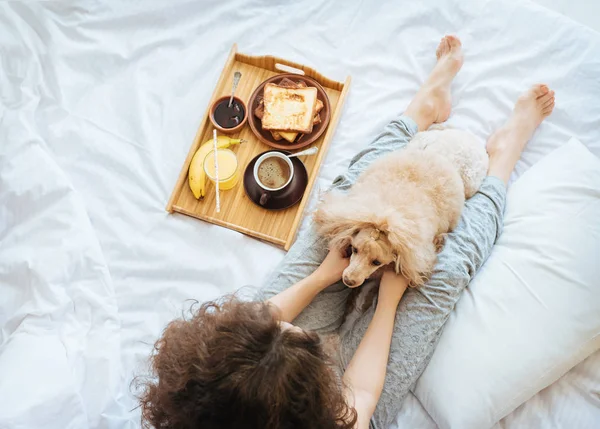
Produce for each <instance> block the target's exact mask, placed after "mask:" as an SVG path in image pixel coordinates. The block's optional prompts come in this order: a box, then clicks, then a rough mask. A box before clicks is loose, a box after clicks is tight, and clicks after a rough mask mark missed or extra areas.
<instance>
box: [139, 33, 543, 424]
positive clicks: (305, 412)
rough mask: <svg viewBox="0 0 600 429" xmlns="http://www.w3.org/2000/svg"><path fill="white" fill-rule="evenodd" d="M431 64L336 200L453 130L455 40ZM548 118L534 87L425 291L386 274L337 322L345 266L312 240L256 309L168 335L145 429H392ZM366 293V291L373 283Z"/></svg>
mask: <svg viewBox="0 0 600 429" xmlns="http://www.w3.org/2000/svg"><path fill="white" fill-rule="evenodd" d="M436 54H437V57H438V62H437V64H436V66H435V68H434V70H433V71H432V73H431V75H430V76H429V78H428V79H427V81H426V82H425V84H424V85H423V86H422V87H421V89H420V90H419V91H418V93H417V95H416V96H415V98H414V99H413V100H412V101H411V103H410V104H409V106H408V108H407V110H406V111H405V113H404V115H403V116H401V117H400V118H398V119H397V120H394V121H392V122H391V123H390V124H389V125H388V126H387V127H386V128H385V130H384V131H383V133H382V134H380V135H379V136H378V137H377V139H376V140H375V141H374V142H373V143H372V144H371V145H370V146H369V147H368V148H367V149H365V150H363V151H362V152H361V153H359V154H358V155H357V156H356V157H355V158H354V159H353V160H352V162H351V164H350V167H349V169H348V171H347V172H346V173H345V174H344V175H343V176H340V177H338V178H337V179H336V180H335V182H334V184H333V186H334V187H336V188H339V189H348V188H349V187H350V186H351V185H352V183H354V181H355V180H356V178H357V177H358V175H359V174H360V172H361V171H363V170H364V169H365V168H366V167H367V166H368V165H369V164H370V163H371V162H372V161H373V160H374V159H376V158H377V157H379V156H381V155H383V154H385V153H388V152H390V151H393V150H398V149H401V148H402V147H403V146H405V145H406V143H407V142H408V141H409V140H410V138H411V137H412V136H413V135H414V134H415V133H416V132H417V131H418V130H426V129H427V128H429V126H431V125H432V124H433V123H437V122H444V121H445V120H446V119H447V118H448V116H449V115H450V108H451V101H450V84H451V82H452V79H453V78H454V77H455V76H456V74H457V73H458V71H459V70H460V68H461V67H462V63H463V55H462V51H461V44H460V41H459V40H458V39H457V38H456V37H453V36H446V37H445V38H443V39H442V41H441V43H440V45H439V47H438V49H437V52H436ZM553 107H554V92H553V91H550V90H549V89H548V88H547V87H546V86H545V85H534V86H533V87H532V88H531V89H530V90H529V91H527V92H525V93H524V94H523V95H522V96H521V97H519V100H518V101H517V103H516V104H515V108H514V111H513V114H512V116H511V118H510V119H509V120H508V121H507V123H506V124H505V125H504V126H503V127H502V128H501V129H500V130H498V131H497V132H495V133H494V135H492V136H491V137H490V139H489V140H488V143H487V150H488V153H489V155H490V165H489V170H488V177H487V178H486V179H485V181H484V183H483V185H482V187H481V189H480V191H479V192H478V193H477V194H476V195H475V196H474V197H472V198H471V199H470V200H469V201H468V202H467V203H466V205H465V209H464V212H463V217H462V219H461V222H460V224H459V226H458V227H457V228H456V229H455V230H454V231H453V232H452V233H451V234H449V235H448V237H447V239H446V242H445V246H444V249H443V250H442V252H441V253H440V254H439V257H438V264H437V266H436V268H435V270H434V272H433V274H432V276H431V278H430V280H429V281H428V283H427V284H426V285H425V286H424V287H422V288H419V289H408V290H407V287H406V286H407V282H406V280H405V279H404V278H402V277H401V276H398V275H395V274H394V273H393V272H391V271H386V272H385V273H384V275H383V277H382V278H381V282H380V288H379V292H378V299H377V300H376V303H374V304H373V305H372V306H371V307H370V308H369V309H368V310H367V311H366V312H359V313H353V314H351V315H350V317H348V318H347V319H346V321H344V322H343V323H342V321H343V316H344V309H345V302H346V299H347V296H348V293H349V289H347V288H346V287H345V286H343V284H342V283H341V282H340V281H339V280H340V278H341V273H342V271H343V270H344V268H345V267H346V266H347V264H348V261H347V260H346V259H344V258H343V257H342V256H341V255H339V254H338V253H337V252H329V253H328V251H327V249H326V247H325V244H324V243H323V241H322V239H321V238H320V237H318V236H317V235H316V234H315V233H314V231H312V230H310V231H309V232H308V233H307V234H305V235H304V236H303V237H301V238H299V239H298V240H297V242H296V243H295V244H294V246H293V247H292V249H290V252H289V253H288V254H287V255H286V257H285V258H284V260H283V262H282V263H281V264H280V266H279V267H278V269H277V270H276V271H275V273H274V274H273V276H272V277H271V278H270V279H269V280H268V281H267V284H266V286H265V287H263V288H262V289H261V297H262V299H264V301H256V302H240V301H238V300H236V299H235V298H229V299H226V300H223V301H220V302H211V303H206V304H204V305H203V306H202V307H201V308H200V309H199V310H198V311H197V312H196V313H195V314H194V316H193V318H192V319H191V320H177V321H173V322H171V323H170V324H169V326H168V327H167V328H166V329H165V332H164V333H163V336H162V337H161V338H160V339H159V340H158V342H157V343H156V346H155V353H154V354H153V356H152V358H151V359H152V370H153V375H154V376H155V378H154V379H152V380H151V381H149V382H148V383H147V384H146V386H145V387H146V390H145V391H144V394H143V396H142V397H141V404H142V416H143V423H144V425H145V426H146V427H155V428H161V429H175V428H177V429H188V428H190V429H191V428H194V429H197V428H202V429H205V428H206V429H211V428H257V429H258V428H260V429H263V428H269V429H271V428H272V429H286V428H290V429H291V428H294V429H296V428H348V429H349V428H358V429H366V428H368V427H369V426H371V427H373V428H387V427H389V425H390V424H391V423H392V422H393V421H394V419H395V418H396V416H397V413H398V411H399V409H400V406H401V404H402V400H403V399H404V397H405V396H406V394H407V393H408V391H409V389H410V387H411V386H412V385H413V384H414V383H415V381H416V380H417V378H418V377H419V375H420V374H421V373H422V371H423V370H424V368H425V366H426V364H427V362H428V359H429V357H430V355H431V353H432V352H433V349H434V347H435V344H436V343H437V340H438V338H439V335H440V334H441V329H442V327H443V325H444V323H445V322H446V320H447V318H448V316H449V314H450V312H451V311H452V309H453V308H454V305H455V304H456V302H457V301H458V298H459V296H460V293H461V292H462V291H463V290H464V288H465V287H466V286H467V284H468V283H469V281H470V279H471V278H472V277H473V276H474V275H475V273H476V271H477V270H478V269H479V268H480V267H481V265H482V264H483V262H484V261H485V259H486V258H487V256H488V254H489V252H490V251H491V248H492V246H493V244H494V242H495V240H496V239H497V237H498V235H499V234H500V230H501V225H502V214H503V209H504V202H505V192H506V190H505V189H506V184H507V182H508V179H509V176H510V174H511V172H512V170H513V168H514V166H515V164H516V162H517V160H518V159H519V157H520V154H521V152H522V150H523V148H524V147H525V144H526V143H527V141H528V140H529V139H530V138H531V136H532V134H533V132H534V131H535V129H536V128H537V126H539V124H540V123H541V122H542V120H543V119H544V118H545V117H546V116H548V115H549V114H550V113H551V112H552V109H553ZM330 285H332V286H330ZM371 285H372V282H371ZM363 287H371V286H370V285H369V282H367V283H366V284H365V285H364V286H363ZM401 298H403V299H402V301H400V299H401ZM399 303H400V305H398V304H399ZM291 322H294V324H295V325H296V326H294V325H291ZM329 332H337V333H339V336H340V341H341V347H340V358H341V367H342V368H345V371H344V372H343V377H342V378H341V379H340V378H339V377H338V376H337V373H336V368H335V364H334V362H333V360H332V359H331V357H330V356H328V355H327V353H326V352H325V348H326V347H325V346H324V344H323V343H322V341H321V338H320V337H319V335H318V333H321V334H325V333H329ZM386 366H387V374H386Z"/></svg>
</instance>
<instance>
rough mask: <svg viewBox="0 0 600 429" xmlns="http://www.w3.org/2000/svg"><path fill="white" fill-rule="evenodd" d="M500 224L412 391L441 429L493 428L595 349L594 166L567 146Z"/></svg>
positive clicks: (518, 186)
mask: <svg viewBox="0 0 600 429" xmlns="http://www.w3.org/2000/svg"><path fill="white" fill-rule="evenodd" d="M504 222H505V226H504V232H503V234H502V236H501V237H500V239H499V240H498V243H497V244H496V246H495V247H494V250H493V252H492V254H491V256H490V258H489V259H488V261H487V262H486V263H485V265H484V266H483V268H482V269H481V272H480V273H479V274H478V275H477V277H476V278H475V279H474V280H473V282H472V283H471V285H470V286H469V287H468V288H467V290H466V291H465V292H464V294H463V296H462V297H461V299H460V301H459V302H458V304H457V306H456V311H454V312H453V314H452V315H451V317H450V319H449V320H448V323H447V324H446V327H445V329H444V332H443V334H442V337H441V339H440V342H439V344H438V346H437V349H436V350H435V353H434V355H433V357H432V359H431V362H430V363H429V365H428V367H427V369H426V370H425V372H424V373H423V375H422V376H421V378H420V379H419V381H418V383H417V385H416V388H415V394H416V396H417V397H418V399H419V400H420V401H421V403H422V404H423V406H424V407H425V409H426V410H427V411H428V412H429V414H430V415H431V416H432V417H433V419H434V420H435V421H436V423H437V424H438V426H439V427H440V428H441V429H446V428H452V429H486V428H491V427H492V426H493V425H494V424H495V423H496V422H498V421H499V420H500V419H502V418H503V417H505V416H506V415H507V414H509V413H510V412H512V411H513V410H514V409H515V408H517V407H518V406H519V405H521V404H522V403H523V402H525V401H526V400H527V399H529V398H530V397H532V396H533V395H535V394H536V393H537V392H539V391H540V390H542V389H543V388H545V387H546V386H548V385H550V384H551V383H553V382H554V381H556V380H557V379H558V378H560V377H561V376H562V375H563V374H564V373H565V372H567V371H568V370H569V369H571V368H572V367H574V366H575V365H577V364H578V363H579V362H581V361H582V360H583V359H585V358H586V357H587V356H589V355H590V354H591V353H593V352H594V351H595V350H597V349H599V348H600V160H598V159H597V158H596V157H595V156H594V155H592V154H591V153H590V152H589V151H588V150H587V149H586V148H585V147H584V146H583V145H582V144H581V143H580V142H579V141H577V140H576V139H574V138H573V139H571V140H570V141H569V142H568V143H567V144H566V145H564V146H562V147H560V148H558V149H556V150H555V151H554V152H552V153H551V154H550V155H548V156H547V157H545V158H544V159H542V160H541V161H540V162H538V163H537V164H536V165H534V166H533V167H532V168H531V169H530V170H529V171H527V172H526V173H525V174H523V176H522V177H521V178H520V179H519V180H517V181H516V182H515V184H514V185H513V186H512V187H511V188H510V190H509V192H508V197H507V207H506V215H505V221H504Z"/></svg>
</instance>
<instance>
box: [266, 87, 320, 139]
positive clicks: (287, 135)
mask: <svg viewBox="0 0 600 429" xmlns="http://www.w3.org/2000/svg"><path fill="white" fill-rule="evenodd" d="M302 83H304V82H302ZM321 109H323V102H322V101H321V100H319V99H317V105H316V106H315V116H314V117H313V126H314V125H317V124H320V123H321V115H319V112H320V111H321ZM298 134H300V133H297V132H289V131H271V135H272V136H273V138H274V139H275V140H281V139H282V138H284V139H286V140H287V141H288V142H290V143H294V141H295V140H296V137H298Z"/></svg>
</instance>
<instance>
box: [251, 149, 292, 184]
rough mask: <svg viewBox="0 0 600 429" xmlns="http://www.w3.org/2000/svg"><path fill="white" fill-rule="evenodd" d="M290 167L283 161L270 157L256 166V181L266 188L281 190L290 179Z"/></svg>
mask: <svg viewBox="0 0 600 429" xmlns="http://www.w3.org/2000/svg"><path fill="white" fill-rule="evenodd" d="M290 173H291V172H290V166H289V165H288V163H287V162H285V160H283V159H281V158H278V157H276V156H272V157H270V158H267V159H265V160H264V161H263V162H261V163H260V165H259V166H258V173H257V175H258V180H260V182H261V183H262V184H263V185H264V186H266V187H267V188H271V189H277V188H281V187H282V186H283V185H285V184H286V183H287V181H288V180H289V179H290Z"/></svg>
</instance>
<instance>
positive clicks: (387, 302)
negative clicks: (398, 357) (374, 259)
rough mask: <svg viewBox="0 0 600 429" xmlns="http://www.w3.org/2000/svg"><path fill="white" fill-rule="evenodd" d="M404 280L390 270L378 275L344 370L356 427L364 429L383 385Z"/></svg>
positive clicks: (404, 288) (403, 288)
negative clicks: (364, 325) (364, 324)
mask: <svg viewBox="0 0 600 429" xmlns="http://www.w3.org/2000/svg"><path fill="white" fill-rule="evenodd" d="M407 286H408V281H407V280H406V279H405V278H404V277H403V276H401V275H397V274H395V273H394V272H393V271H386V272H385V273H384V274H383V277H382V278H381V283H380V286H379V298H378V300H377V307H376V309H375V314H374V316H373V319H372V320H371V323H370V324H369V327H368V329H367V332H366V333H365V336H364V337H363V339H362V341H361V342H360V345H359V346H358V349H357V350H356V353H355V354H354V356H353V357H352V360H351V361H350V364H349V365H348V368H347V369H346V372H345V373H344V383H345V385H346V389H347V391H346V397H347V398H348V402H349V403H350V404H352V403H353V404H354V409H355V410H356V412H357V414H358V423H357V428H358V429H363V428H364V429H367V428H368V427H369V421H370V420H371V416H372V415H373V413H374V412H375V407H376V406H377V402H378V401H379V396H380V395H381V391H382V389H383V383H384V380H385V372H386V367H387V363H388V356H389V352H390V344H391V342H392V332H393V329H394V318H395V316H396V309H397V307H398V303H399V302H400V299H401V298H402V295H403V294H404V291H405V290H406V288H407Z"/></svg>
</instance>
